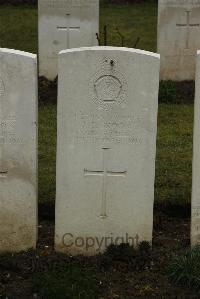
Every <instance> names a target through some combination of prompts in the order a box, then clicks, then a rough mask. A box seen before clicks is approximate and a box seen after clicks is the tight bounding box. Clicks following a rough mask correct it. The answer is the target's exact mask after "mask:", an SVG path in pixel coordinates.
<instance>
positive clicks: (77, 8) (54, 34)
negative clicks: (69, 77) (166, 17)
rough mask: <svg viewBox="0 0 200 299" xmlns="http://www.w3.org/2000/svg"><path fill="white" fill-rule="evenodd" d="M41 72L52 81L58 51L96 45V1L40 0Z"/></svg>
mask: <svg viewBox="0 0 200 299" xmlns="http://www.w3.org/2000/svg"><path fill="white" fill-rule="evenodd" d="M38 6H39V62H40V63H39V69H40V75H41V76H45V77H46V78H48V79H50V80H53V79H54V78H55V77H56V76H57V74H58V72H57V54H58V53H59V52H60V51H61V50H65V49H69V48H78V47H83V46H84V47H87V46H88V47H90V46H96V45H97V44H98V42H97V38H96V33H98V32H99V0H39V1H38Z"/></svg>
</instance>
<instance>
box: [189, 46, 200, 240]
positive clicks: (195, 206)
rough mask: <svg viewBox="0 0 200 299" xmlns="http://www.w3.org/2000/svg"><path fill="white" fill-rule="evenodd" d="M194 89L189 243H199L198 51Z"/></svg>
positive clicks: (199, 67) (199, 139)
mask: <svg viewBox="0 0 200 299" xmlns="http://www.w3.org/2000/svg"><path fill="white" fill-rule="evenodd" d="M196 62H197V64H196V91H195V106H194V138H193V173H192V207H191V214H192V215H191V222H192V223H191V244H192V245H196V244H199V245H200V184H199V176H200V51H198V55H197V59H196Z"/></svg>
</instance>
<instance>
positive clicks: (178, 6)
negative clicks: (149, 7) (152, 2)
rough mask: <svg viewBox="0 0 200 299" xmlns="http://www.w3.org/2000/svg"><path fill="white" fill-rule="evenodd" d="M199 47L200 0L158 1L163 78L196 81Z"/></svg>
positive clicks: (159, 48)
mask: <svg viewBox="0 0 200 299" xmlns="http://www.w3.org/2000/svg"><path fill="white" fill-rule="evenodd" d="M199 48H200V0H187V1H186V0H159V9H158V52H159V53H160V54H161V72H160V79H161V80H174V81H182V80H194V78H195V63H196V60H195V58H196V52H197V49H199Z"/></svg>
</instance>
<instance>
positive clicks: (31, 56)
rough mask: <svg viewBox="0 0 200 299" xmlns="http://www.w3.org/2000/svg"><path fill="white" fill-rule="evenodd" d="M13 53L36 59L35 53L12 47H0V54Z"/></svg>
mask: <svg viewBox="0 0 200 299" xmlns="http://www.w3.org/2000/svg"><path fill="white" fill-rule="evenodd" d="M4 53H5V54H13V55H18V56H24V57H27V58H32V59H34V60H35V59H37V55H36V54H33V53H29V52H24V51H20V50H14V49H7V48H0V54H4Z"/></svg>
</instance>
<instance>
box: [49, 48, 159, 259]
mask: <svg viewBox="0 0 200 299" xmlns="http://www.w3.org/2000/svg"><path fill="white" fill-rule="evenodd" d="M158 85H159V55H157V54H153V53H150V52H145V51H140V50H134V49H127V48H114V47H94V48H82V49H76V50H75V49H73V50H68V51H62V52H61V53H60V54H59V87H58V93H59V95H58V140H57V198H56V236H55V244H56V250H58V251H63V252H67V253H71V254H78V253H83V254H88V255H90V254H96V253H98V252H100V251H103V250H104V249H105V247H106V246H107V245H109V244H110V243H116V244H119V243H124V242H128V241H129V242H130V244H132V245H134V246H136V245H137V244H138V242H140V241H142V240H147V241H150V242H151V240H152V225H153V203H154V168H155V153H156V129H157V105H158ZM77 87H78V88H77ZM105 238H106V239H105ZM87 243H90V245H91V246H89V248H87V247H88V246H87ZM100 244H101V245H100ZM68 245H69V246H68ZM70 245H71V246H70ZM92 245H94V246H92Z"/></svg>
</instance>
